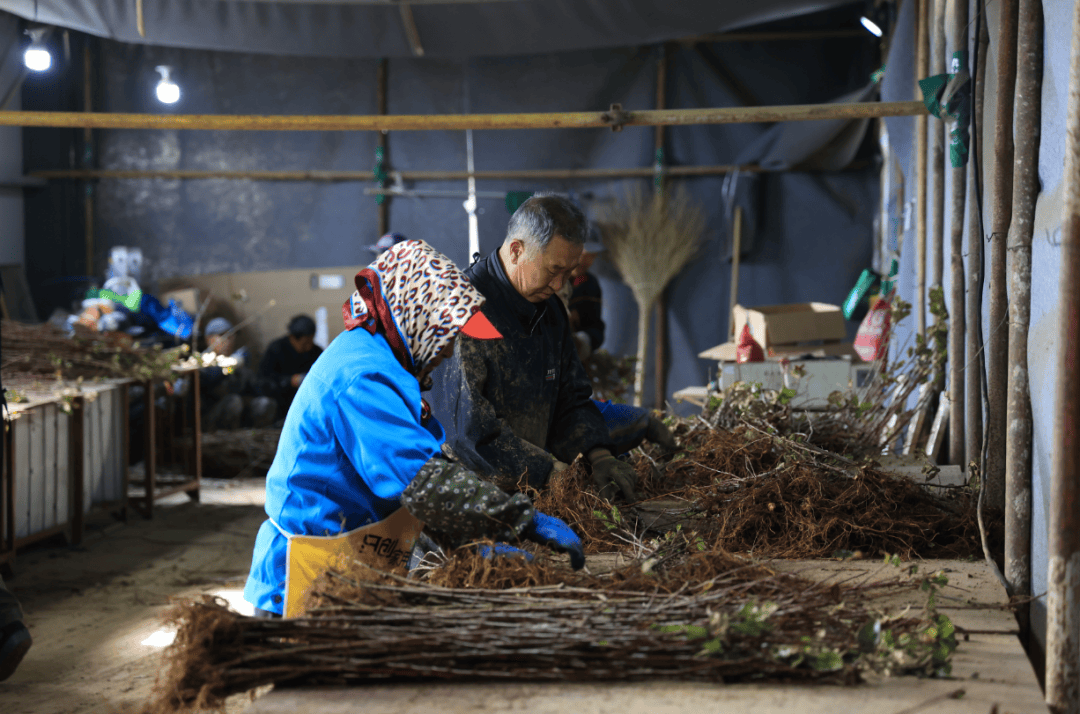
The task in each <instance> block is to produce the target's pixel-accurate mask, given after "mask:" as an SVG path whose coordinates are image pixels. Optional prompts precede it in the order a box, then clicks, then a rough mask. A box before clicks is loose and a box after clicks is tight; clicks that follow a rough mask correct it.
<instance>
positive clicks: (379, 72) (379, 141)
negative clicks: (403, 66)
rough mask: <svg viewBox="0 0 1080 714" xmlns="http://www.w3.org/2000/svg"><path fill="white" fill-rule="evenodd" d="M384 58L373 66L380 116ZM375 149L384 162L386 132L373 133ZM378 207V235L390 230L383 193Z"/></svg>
mask: <svg viewBox="0 0 1080 714" xmlns="http://www.w3.org/2000/svg"><path fill="white" fill-rule="evenodd" d="M386 65H387V62H386V58H385V57H382V58H380V59H379V62H378V64H377V65H376V66H375V111H377V112H378V113H379V115H380V116H385V115H386V88H387V70H388V67H387V66H386ZM375 137H376V139H375V141H376V149H377V150H378V151H381V152H382V155H383V162H384V163H385V162H386V132H385V131H380V132H378V133H376V134H375ZM376 205H377V206H378V209H379V217H378V220H379V235H380V236H382V235H386V233H387V232H389V230H390V197H389V196H386V195H384V196H383V199H382V201H380V202H379V203H378V204H376Z"/></svg>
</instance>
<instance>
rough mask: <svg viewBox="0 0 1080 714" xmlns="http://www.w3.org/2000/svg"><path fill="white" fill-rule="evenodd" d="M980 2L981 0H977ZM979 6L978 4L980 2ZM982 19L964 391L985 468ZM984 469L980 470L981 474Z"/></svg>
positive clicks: (976, 452) (974, 456)
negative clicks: (981, 199) (983, 456)
mask: <svg viewBox="0 0 1080 714" xmlns="http://www.w3.org/2000/svg"><path fill="white" fill-rule="evenodd" d="M965 1H966V0H965ZM975 2H976V3H978V2H981V0H975ZM976 8H978V5H976ZM976 15H977V18H978V22H977V23H976V25H975V26H974V27H975V29H974V32H975V77H974V81H975V87H974V102H973V104H972V109H971V154H970V155H969V156H968V180H967V191H968V198H967V236H968V288H967V354H966V355H965V358H964V365H965V368H964V379H965V385H964V394H965V396H966V398H967V407H966V409H965V414H966V416H967V424H966V430H967V458H968V461H969V462H971V461H974V462H975V463H977V464H978V465H979V467H980V469H981V468H982V454H983V389H982V386H983V385H982V377H983V365H984V364H985V354H984V353H983V340H982V337H983V335H982V318H983V301H982V288H983V240H984V238H983V230H982V225H983V223H982V215H981V211H982V206H981V201H980V200H979V196H981V195H982V184H981V178H982V177H981V175H980V170H981V169H982V146H983V105H984V103H985V102H984V99H985V94H986V91H985V89H986V88H985V83H986V50H987V46H988V45H989V44H990V34H989V33H990V31H989V29H988V28H987V25H986V12H985V11H983V10H978V9H976ZM982 473H983V472H982V471H981V470H980V471H979V474H980V476H981V475H982Z"/></svg>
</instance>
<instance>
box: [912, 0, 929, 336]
mask: <svg viewBox="0 0 1080 714" xmlns="http://www.w3.org/2000/svg"><path fill="white" fill-rule="evenodd" d="M929 9H930V0H916V2H915V15H916V18H917V22H916V32H915V75H916V76H915V96H916V98H917V97H919V95H920V91H919V84H918V80H919V79H921V78H923V77H925V76H926V74H927V71H928V70H929V64H930V60H929V56H928V55H929V50H930V47H929V45H930V28H929V15H930V12H929ZM926 120H927V115H925V114H920V115H917V116H916V118H915V307H914V311H915V331H916V332H917V333H918V334H920V335H925V334H926V130H927V122H926Z"/></svg>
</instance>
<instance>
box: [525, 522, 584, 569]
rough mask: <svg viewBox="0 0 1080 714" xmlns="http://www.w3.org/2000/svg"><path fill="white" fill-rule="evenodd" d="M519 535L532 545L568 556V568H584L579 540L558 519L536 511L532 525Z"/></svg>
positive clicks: (582, 551) (582, 552)
mask: <svg viewBox="0 0 1080 714" xmlns="http://www.w3.org/2000/svg"><path fill="white" fill-rule="evenodd" d="M521 535H522V537H523V538H528V539H529V540H531V541H532V542H533V543H539V544H541V545H546V546H548V547H549V548H551V549H552V550H557V551H559V552H560V553H567V554H569V556H570V567H571V568H573V569H574V570H581V569H582V568H584V567H585V551H584V550H583V549H582V546H581V539H580V538H578V536H577V533H574V530H573V529H572V528H571V527H570V526H568V525H566V524H565V523H563V522H562V521H561V520H559V519H558V518H555V517H554V516H549V515H547V514H546V513H541V512H540V511H537V512H536V515H535V516H533V521H532V523H530V524H529V526H528V528H526V529H525V532H524V533H522V534H521Z"/></svg>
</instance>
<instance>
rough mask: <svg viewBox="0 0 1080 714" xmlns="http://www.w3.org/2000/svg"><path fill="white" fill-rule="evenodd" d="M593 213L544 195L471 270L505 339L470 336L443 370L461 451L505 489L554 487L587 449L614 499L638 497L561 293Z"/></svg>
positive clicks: (456, 447) (454, 440)
mask: <svg viewBox="0 0 1080 714" xmlns="http://www.w3.org/2000/svg"><path fill="white" fill-rule="evenodd" d="M585 226H586V221H585V216H584V215H583V214H582V212H581V209H579V208H578V207H577V206H575V205H574V204H573V203H571V202H570V201H569V200H568V199H566V198H564V197H562V196H558V195H555V194H550V193H546V194H536V195H534V196H533V197H532V198H530V199H529V200H527V201H525V203H523V204H522V205H521V206H520V207H519V208H518V209H517V211H515V212H514V215H513V216H511V217H510V224H509V226H508V228H507V233H506V238H505V240H504V241H503V244H502V246H501V247H500V248H499V249H498V250H496V251H495V252H493V253H491V254H490V255H488V256H487V257H486V258H482V259H480V260H478V261H477V262H476V263H474V264H473V265H472V266H471V267H470V268H469V269H468V270H467V271H465V274H466V275H467V276H468V277H469V280H471V281H472V284H473V285H475V286H476V288H477V290H479V291H480V292H481V294H483V295H484V297H486V298H487V300H488V302H487V304H486V307H485V310H484V314H486V315H487V316H488V319H490V320H491V322H492V323H493V324H494V325H495V328H496V329H498V330H499V332H501V333H502V335H503V339H502V340H501V341H499V342H497V343H496V342H487V341H484V340H473V339H470V338H468V337H467V336H466V337H463V338H462V339H461V340H460V341H459V343H458V350H457V353H456V354H455V355H454V357H453V358H452V359H451V360H449V361H448V363H447V367H446V369H445V373H444V374H441V375H440V381H441V390H442V397H443V400H444V402H445V403H444V404H443V405H441V407H442V408H444V409H445V411H446V412H448V413H449V415H450V416H449V418H450V419H451V420H452V424H453V435H452V437H450V438H448V439H447V443H448V444H449V446H450V448H451V450H452V451H453V453H454V454H455V455H456V456H457V457H458V458H459V459H461V460H462V462H463V463H465V464H466V465H468V466H469V467H470V468H472V469H473V470H475V471H477V472H479V473H482V474H485V476H487V477H488V478H490V479H492V480H493V481H494V482H495V483H497V484H499V485H500V486H502V487H503V488H504V489H508V490H510V489H515V488H517V485H518V482H519V480H521V479H524V480H525V481H526V482H527V483H528V484H529V485H530V486H533V487H534V488H540V487H542V486H544V485H545V484H546V483H547V481H548V478H549V477H550V475H551V471H552V469H553V468H554V467H555V466H556V465H557V462H558V463H559V464H563V463H569V462H571V461H573V460H574V459H575V458H576V457H577V455H578V454H585V455H586V456H587V457H588V460H589V462H590V464H591V467H592V476H593V481H594V482H595V483H596V485H597V488H598V489H599V490H600V492H601V494H602V495H603V496H604V497H605V498H611V497H612V496H614V495H615V493H617V492H621V493H622V495H623V497H624V498H626V499H627V500H628V501H636V500H637V497H636V495H635V493H634V487H635V485H636V480H637V474H636V473H635V471H634V469H633V468H632V467H631V466H630V465H629V464H626V463H623V462H622V461H619V460H618V459H616V458H615V457H614V456H613V455H612V453H611V451H610V450H609V449H608V447H609V446H610V445H611V444H610V437H609V435H608V429H607V426H606V425H605V424H604V419H603V417H602V416H601V415H600V412H599V411H598V410H597V408H596V405H595V404H593V402H592V400H591V399H590V397H591V396H592V386H591V384H590V382H589V379H588V377H587V376H586V374H585V370H584V368H583V367H582V365H581V360H579V359H578V357H577V352H576V349H575V347H574V339H573V333H571V331H570V322H569V320H568V319H567V316H566V312H565V311H564V310H563V308H562V305H561V304H560V302H559V300H558V298H557V297H556V294H557V293H558V291H559V289H560V288H561V287H562V286H563V284H564V283H565V282H566V280H567V279H568V278H569V276H570V273H571V271H573V269H574V267H575V266H576V265H577V264H578V259H579V258H580V256H581V246H582V244H583V243H584V242H585Z"/></svg>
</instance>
